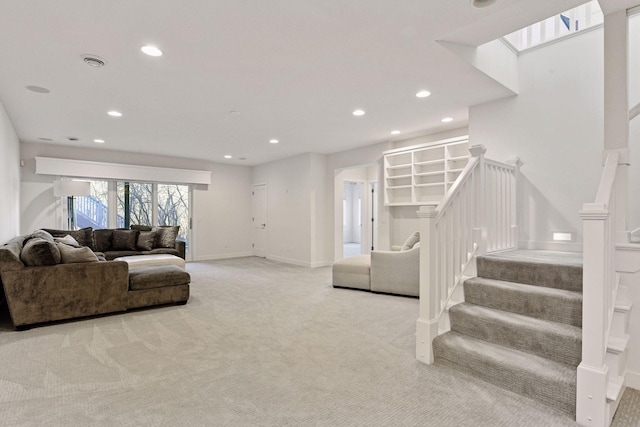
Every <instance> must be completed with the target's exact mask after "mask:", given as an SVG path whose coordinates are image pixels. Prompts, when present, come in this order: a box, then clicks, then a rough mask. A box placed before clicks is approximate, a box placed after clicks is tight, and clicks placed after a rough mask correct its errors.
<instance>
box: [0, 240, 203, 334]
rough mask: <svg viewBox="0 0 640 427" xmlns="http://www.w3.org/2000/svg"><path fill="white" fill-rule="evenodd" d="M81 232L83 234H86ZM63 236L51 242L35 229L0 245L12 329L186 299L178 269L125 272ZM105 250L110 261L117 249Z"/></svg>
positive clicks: (0, 278) (184, 276) (0, 274)
mask: <svg viewBox="0 0 640 427" xmlns="http://www.w3.org/2000/svg"><path fill="white" fill-rule="evenodd" d="M52 231H54V233H53V234H60V233H55V231H56V230H52ZM96 231H98V230H96ZM113 231H116V230H113ZM67 233H68V232H67ZM82 233H83V235H84V236H85V237H86V236H88V235H89V234H87V233H88V232H87V231H86V230H82ZM104 234H106V233H104ZM137 234H140V233H137ZM78 235H79V234H78V233H76V236H78ZM69 236H70V235H69V234H67V235H65V236H64V237H58V238H54V237H53V236H52V233H48V232H46V231H43V230H37V231H35V232H34V233H32V234H30V235H26V236H18V237H15V238H14V239H11V240H10V241H9V242H7V243H5V244H4V245H1V246H0V283H1V285H2V288H3V290H4V294H5V298H6V303H7V305H8V308H9V313H10V315H11V319H12V322H13V324H14V326H15V327H16V329H25V327H26V326H28V325H33V324H37V323H43V322H51V321H56V320H63V319H71V318H76V317H83V316H92V315H97V314H104V313H113V312H121V311H126V310H129V309H133V308H138V307H146V306H152V305H160V304H169V303H176V304H185V303H186V302H187V300H188V299H189V283H190V280H191V278H190V276H189V274H188V273H187V272H186V271H184V270H183V269H181V268H179V267H177V266H173V265H172V266H141V267H132V268H131V269H130V268H129V264H127V263H126V262H121V261H107V260H105V258H106V257H103V255H102V254H101V253H100V252H95V251H94V250H92V249H91V246H90V245H89V244H88V242H87V241H78V240H76V239H75V238H73V239H69ZM80 240H82V238H80ZM74 242H75V243H74ZM91 244H92V245H93V242H92V243H91ZM94 247H95V246H94ZM116 247H119V246H118V245H116ZM158 249H170V248H158ZM174 250H175V251H176V252H179V251H178V250H176V249H174ZM152 251H153V249H152V250H151V252H152ZM109 252H110V251H107V252H106V253H105V254H108V255H109V257H110V258H113V257H115V256H116V254H115V252H117V251H113V252H114V253H112V254H109ZM132 252H138V251H132ZM139 252H140V253H144V252H150V251H139ZM156 253H173V252H167V251H164V250H160V251H159V252H156ZM183 253H184V252H183ZM174 254H175V253H174ZM127 255H131V254H127ZM117 256H122V255H121V254H119V255H117ZM100 259H102V260H103V261H100ZM0 301H1V298H0Z"/></svg>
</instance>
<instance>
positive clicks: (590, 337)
mask: <svg viewBox="0 0 640 427" xmlns="http://www.w3.org/2000/svg"><path fill="white" fill-rule="evenodd" d="M618 159H619V153H618V152H617V151H611V152H610V153H609V154H608V155H607V159H606V161H605V165H604V170H603V172H602V177H601V180H600V185H599V187H598V193H597V195H596V198H595V202H593V203H585V204H584V206H583V208H582V210H581V211H580V217H581V218H582V224H583V239H584V242H583V252H584V255H583V256H584V267H583V273H582V275H583V285H582V298H583V301H582V362H581V363H580V365H579V366H578V372H577V375H578V376H577V390H576V392H577V393H576V421H577V422H578V423H579V424H581V425H585V426H598V427H604V426H607V425H609V421H610V417H611V416H612V415H613V414H609V407H608V404H607V386H608V384H609V368H608V366H607V365H606V364H605V356H606V352H607V339H608V336H609V331H610V328H611V324H612V321H613V313H614V309H615V300H616V291H617V280H616V271H615V250H616V227H615V217H616V216H615V193H616V192H615V186H616V174H617V169H618Z"/></svg>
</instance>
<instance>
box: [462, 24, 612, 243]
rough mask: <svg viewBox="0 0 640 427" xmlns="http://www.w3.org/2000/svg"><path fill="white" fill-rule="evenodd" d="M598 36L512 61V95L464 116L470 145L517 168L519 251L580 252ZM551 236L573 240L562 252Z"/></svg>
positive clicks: (596, 94) (597, 155)
mask: <svg viewBox="0 0 640 427" xmlns="http://www.w3.org/2000/svg"><path fill="white" fill-rule="evenodd" d="M603 67H604V65H603V31H602V29H598V30H594V31H590V32H588V33H585V34H582V35H581V36H579V37H572V38H568V39H564V40H563V41H560V42H558V43H556V44H552V45H549V46H546V47H544V48H541V49H536V50H533V51H530V52H527V53H524V54H522V55H521V56H520V95H519V96H517V97H510V98H507V99H502V100H498V101H494V102H490V103H486V104H481V105H477V106H474V107H471V108H470V111H469V134H470V141H471V143H472V144H484V145H485V146H486V147H487V157H488V158H492V159H496V160H501V161H504V160H506V159H507V158H508V157H509V156H511V155H517V156H519V157H520V158H521V160H522V161H523V162H524V166H523V167H522V178H523V179H522V180H521V185H520V187H519V189H520V190H521V191H520V196H521V199H520V202H521V203H520V206H522V209H521V210H520V213H519V214H520V224H521V225H524V226H521V228H520V236H519V237H520V241H521V245H524V246H525V247H531V248H548V249H565V250H572V249H573V250H580V246H581V242H582V224H581V221H580V218H579V215H578V212H579V211H580V209H581V208H582V205H583V203H586V202H589V201H592V200H593V198H594V197H595V193H596V190H597V186H598V183H599V180H600V174H601V152H602V150H603V147H604V142H603V138H604V137H603V134H604V130H603V120H604V118H603V117H604V114H603V103H604V98H603V91H604V85H603V79H604V74H603ZM553 231H566V232H572V233H574V235H575V236H576V237H575V241H574V242H573V244H569V245H557V244H554V243H553V242H552V237H551V233H552V232H553Z"/></svg>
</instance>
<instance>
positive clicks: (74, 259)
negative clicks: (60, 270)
mask: <svg viewBox="0 0 640 427" xmlns="http://www.w3.org/2000/svg"><path fill="white" fill-rule="evenodd" d="M57 245H58V249H59V250H60V258H61V259H62V263H63V264H75V263H79V262H98V257H96V255H95V254H94V253H93V251H92V250H91V249H90V248H88V247H86V246H81V247H79V248H74V247H73V246H69V245H65V244H64V243H58V244H57Z"/></svg>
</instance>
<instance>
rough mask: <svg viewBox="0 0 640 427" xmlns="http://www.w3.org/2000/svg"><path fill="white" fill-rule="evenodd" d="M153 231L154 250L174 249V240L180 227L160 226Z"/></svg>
mask: <svg viewBox="0 0 640 427" xmlns="http://www.w3.org/2000/svg"><path fill="white" fill-rule="evenodd" d="M153 231H155V232H156V233H157V237H156V244H155V247H156V248H171V249H173V248H175V247H176V239H177V238H178V232H179V231H180V226H179V225H176V226H171V225H162V226H160V227H153Z"/></svg>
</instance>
